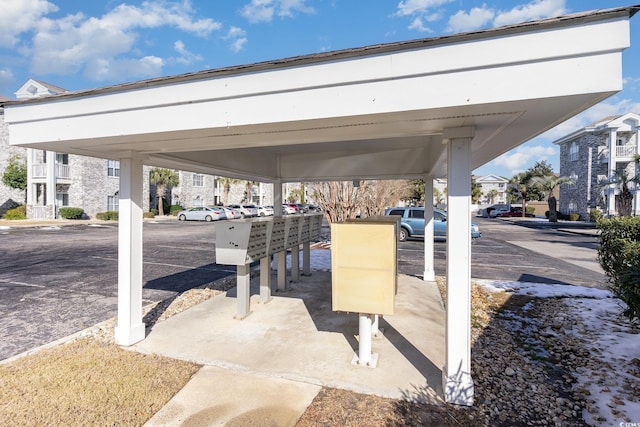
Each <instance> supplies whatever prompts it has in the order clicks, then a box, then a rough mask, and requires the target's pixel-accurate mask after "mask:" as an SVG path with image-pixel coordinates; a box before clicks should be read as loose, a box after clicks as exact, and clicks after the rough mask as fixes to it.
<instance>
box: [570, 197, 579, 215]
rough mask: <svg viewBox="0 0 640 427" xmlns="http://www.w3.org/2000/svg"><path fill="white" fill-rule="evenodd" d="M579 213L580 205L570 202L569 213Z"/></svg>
mask: <svg viewBox="0 0 640 427" xmlns="http://www.w3.org/2000/svg"><path fill="white" fill-rule="evenodd" d="M576 212H578V204H577V203H576V202H575V201H574V200H572V201H570V202H569V213H576Z"/></svg>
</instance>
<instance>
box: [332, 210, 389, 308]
mask: <svg viewBox="0 0 640 427" xmlns="http://www.w3.org/2000/svg"><path fill="white" fill-rule="evenodd" d="M398 227H399V217H390V216H384V217H370V218H364V219H357V220H349V221H347V222H344V223H334V224H331V286H332V306H333V310H334V311H344V312H352V313H363V314H382V315H392V314H393V309H394V305H395V295H396V289H397V283H398V260H397V251H398V247H397V245H398Z"/></svg>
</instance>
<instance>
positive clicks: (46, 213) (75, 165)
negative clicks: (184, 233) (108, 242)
mask: <svg viewBox="0 0 640 427" xmlns="http://www.w3.org/2000/svg"><path fill="white" fill-rule="evenodd" d="M63 92H66V91H65V90H64V89H62V88H60V87H57V86H54V85H51V84H48V83H45V82H42V81H38V80H35V79H29V80H28V81H27V82H26V83H25V84H23V85H22V86H21V87H20V89H18V90H17V91H16V92H15V96H16V99H18V100H20V99H29V98H33V97H41V96H51V95H55V94H59V93H63ZM8 100H10V99H9V98H6V97H2V98H1V99H0V176H1V175H2V174H3V173H4V170H5V168H6V165H7V164H8V161H9V159H10V157H11V156H12V155H18V156H20V157H22V158H23V159H24V160H26V164H27V191H26V198H25V192H22V191H19V190H15V189H12V188H9V187H7V186H5V185H3V184H2V183H0V215H2V214H4V212H6V211H7V210H8V209H11V208H13V207H15V206H16V205H17V204H24V203H26V205H27V218H29V219H54V218H57V217H58V212H59V209H60V208H61V207H64V206H71V207H78V208H82V209H83V210H84V212H85V214H86V215H87V216H88V217H90V218H91V217H95V215H96V214H97V213H98V212H104V211H110V210H116V211H117V210H118V208H119V206H118V200H119V197H118V191H119V186H120V162H119V161H118V160H105V159H98V158H94V157H88V156H79V155H73V154H66V153H55V152H47V151H43V150H34V149H28V148H21V147H11V146H9V130H8V126H7V125H6V123H5V122H4V115H3V110H2V108H1V102H2V101H8ZM151 169H152V167H151V166H145V167H144V169H143V173H144V186H143V207H142V208H143V211H145V212H146V211H148V210H150V209H151V208H156V207H157V206H158V198H157V195H156V187H155V185H153V184H151V183H150V182H149V172H150V171H151ZM176 173H177V174H178V178H179V182H180V183H179V184H178V185H177V186H175V187H173V188H169V189H167V194H166V195H165V199H166V200H167V201H168V202H170V204H176V205H181V206H183V207H191V206H207V205H215V204H222V203H224V201H225V194H224V188H223V184H222V180H220V179H218V177H216V176H213V175H205V174H198V173H193V172H188V171H176ZM247 189H248V192H247ZM226 198H227V199H228V203H247V204H248V203H256V204H273V202H272V199H273V191H272V186H271V184H263V183H252V184H251V185H249V186H247V183H246V181H237V182H234V183H233V184H232V185H231V188H230V189H229V192H228V194H227V195H226Z"/></svg>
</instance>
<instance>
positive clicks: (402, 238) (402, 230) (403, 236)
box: [398, 227, 409, 242]
mask: <svg viewBox="0 0 640 427" xmlns="http://www.w3.org/2000/svg"><path fill="white" fill-rule="evenodd" d="M407 237H409V232H408V231H407V229H406V228H403V227H400V233H399V234H398V240H400V241H401V242H404V241H405V240H407Z"/></svg>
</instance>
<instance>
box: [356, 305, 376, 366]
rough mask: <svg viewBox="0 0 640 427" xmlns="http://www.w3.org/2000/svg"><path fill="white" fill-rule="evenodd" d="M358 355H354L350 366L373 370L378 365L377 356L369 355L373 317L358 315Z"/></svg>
mask: <svg viewBox="0 0 640 427" xmlns="http://www.w3.org/2000/svg"><path fill="white" fill-rule="evenodd" d="M358 316H359V329H360V330H359V333H360V337H359V338H358V354H357V355H354V357H353V360H352V361H351V363H352V364H356V365H360V366H366V367H369V368H375V367H376V365H377V364H378V354H377V353H375V354H371V324H372V317H373V315H370V314H362V313H360V314H359V315H358Z"/></svg>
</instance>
